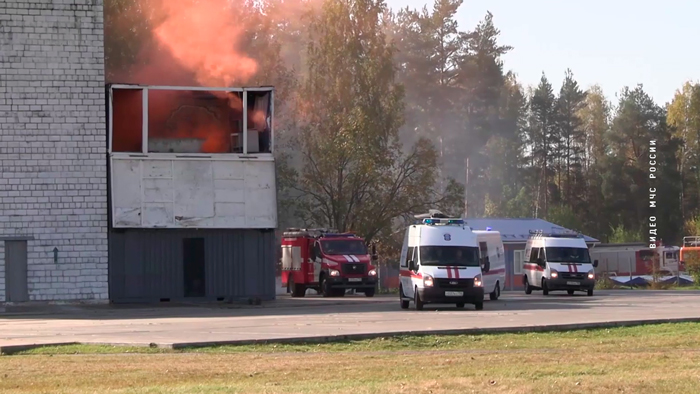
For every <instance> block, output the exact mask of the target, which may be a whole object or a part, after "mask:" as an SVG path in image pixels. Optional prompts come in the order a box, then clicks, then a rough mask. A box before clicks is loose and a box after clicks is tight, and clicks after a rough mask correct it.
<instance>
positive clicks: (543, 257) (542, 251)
mask: <svg viewBox="0 0 700 394" xmlns="http://www.w3.org/2000/svg"><path fill="white" fill-rule="evenodd" d="M539 249H540V259H542V262H545V261H547V259H546V258H545V255H544V248H539Z"/></svg>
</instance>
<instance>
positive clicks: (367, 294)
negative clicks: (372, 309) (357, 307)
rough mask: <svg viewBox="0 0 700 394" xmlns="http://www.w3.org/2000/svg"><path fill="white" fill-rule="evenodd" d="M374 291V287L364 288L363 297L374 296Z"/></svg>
mask: <svg viewBox="0 0 700 394" xmlns="http://www.w3.org/2000/svg"><path fill="white" fill-rule="evenodd" d="M374 291H375V289H367V290H365V297H374Z"/></svg>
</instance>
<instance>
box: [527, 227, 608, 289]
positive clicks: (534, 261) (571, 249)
mask: <svg viewBox="0 0 700 394" xmlns="http://www.w3.org/2000/svg"><path fill="white" fill-rule="evenodd" d="M525 259H526V260H525V261H524V264H523V270H524V274H523V284H524V285H525V293H526V294H531V293H532V290H533V289H537V290H542V294H544V295H547V294H549V292H550V291H553V290H566V291H567V292H568V293H569V295H573V294H574V292H575V291H585V292H587V293H588V295H589V296H592V295H593V289H594V287H595V270H594V269H595V267H597V266H598V260H595V261H591V256H590V254H589V251H588V246H587V245H586V242H585V241H584V239H583V236H581V235H580V234H577V233H549V234H548V233H544V232H542V231H530V238H529V239H528V241H527V244H526V246H525Z"/></svg>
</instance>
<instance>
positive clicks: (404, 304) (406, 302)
mask: <svg viewBox="0 0 700 394" xmlns="http://www.w3.org/2000/svg"><path fill="white" fill-rule="evenodd" d="M403 297H404V295H403V286H401V285H399V303H400V304H401V309H408V304H409V303H410V302H411V301H408V300H404V299H403Z"/></svg>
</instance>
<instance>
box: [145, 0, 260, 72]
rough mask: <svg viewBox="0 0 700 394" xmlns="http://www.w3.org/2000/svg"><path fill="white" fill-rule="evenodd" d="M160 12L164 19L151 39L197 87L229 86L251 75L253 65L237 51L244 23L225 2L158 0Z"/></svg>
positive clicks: (243, 31)
mask: <svg viewBox="0 0 700 394" xmlns="http://www.w3.org/2000/svg"><path fill="white" fill-rule="evenodd" d="M160 9H161V10H162V11H163V12H164V13H165V19H164V21H163V22H162V23H160V24H159V25H158V26H154V29H153V31H154V36H155V38H156V39H157V40H158V42H159V43H160V44H161V45H163V46H164V47H165V48H167V49H169V50H170V52H171V53H172V55H173V57H174V58H175V59H176V60H177V61H178V62H179V63H180V65H182V66H183V67H184V68H186V69H187V70H189V71H190V72H192V73H193V74H194V75H195V79H196V80H197V82H199V84H200V85H202V86H231V84H233V83H241V82H244V81H247V80H248V79H250V78H251V77H252V76H253V75H255V72H256V71H257V63H256V62H255V60H253V59H252V58H250V57H248V56H247V55H246V54H244V53H242V52H241V51H240V50H239V49H238V47H239V46H240V44H241V42H240V41H241V38H242V36H243V34H244V33H245V24H244V23H243V21H242V20H236V19H237V18H235V14H233V12H232V10H231V9H230V7H229V6H228V4H227V1H226V0H206V1H200V2H196V3H193V2H192V1H191V0H160ZM239 19H242V18H239Z"/></svg>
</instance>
